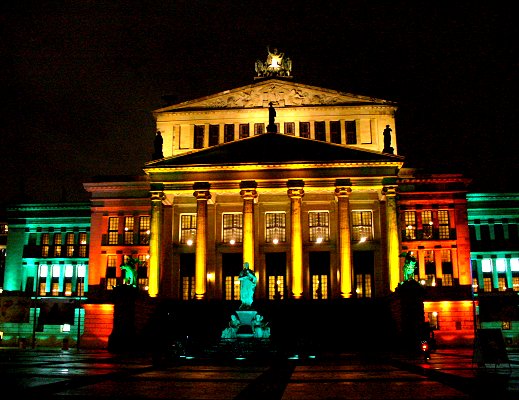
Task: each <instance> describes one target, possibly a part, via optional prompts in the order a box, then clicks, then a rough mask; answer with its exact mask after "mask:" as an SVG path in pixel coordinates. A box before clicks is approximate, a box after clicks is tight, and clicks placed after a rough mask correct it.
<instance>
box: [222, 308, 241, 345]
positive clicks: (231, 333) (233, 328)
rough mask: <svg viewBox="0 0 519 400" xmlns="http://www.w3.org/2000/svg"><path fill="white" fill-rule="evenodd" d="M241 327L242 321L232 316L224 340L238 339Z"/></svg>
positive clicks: (225, 330) (223, 336)
mask: <svg viewBox="0 0 519 400" xmlns="http://www.w3.org/2000/svg"><path fill="white" fill-rule="evenodd" d="M239 327H240V320H239V319H238V317H236V315H234V314H233V315H231V321H230V322H229V326H228V327H227V328H225V329H224V330H223V332H222V339H236V337H237V336H236V333H237V332H238V328H239Z"/></svg>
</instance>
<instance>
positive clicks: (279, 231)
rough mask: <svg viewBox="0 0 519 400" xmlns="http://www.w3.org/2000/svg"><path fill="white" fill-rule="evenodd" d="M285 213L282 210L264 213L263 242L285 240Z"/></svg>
mask: <svg viewBox="0 0 519 400" xmlns="http://www.w3.org/2000/svg"><path fill="white" fill-rule="evenodd" d="M285 226H286V214H285V213H284V212H267V213H265V242H267V243H278V242H285V241H286V236H285V232H286V231H285Z"/></svg>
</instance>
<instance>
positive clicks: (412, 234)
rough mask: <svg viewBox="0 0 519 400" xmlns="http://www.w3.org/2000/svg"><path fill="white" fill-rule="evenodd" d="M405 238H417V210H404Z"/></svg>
mask: <svg viewBox="0 0 519 400" xmlns="http://www.w3.org/2000/svg"><path fill="white" fill-rule="evenodd" d="M404 224H405V240H414V239H416V212H414V211H405V212H404Z"/></svg>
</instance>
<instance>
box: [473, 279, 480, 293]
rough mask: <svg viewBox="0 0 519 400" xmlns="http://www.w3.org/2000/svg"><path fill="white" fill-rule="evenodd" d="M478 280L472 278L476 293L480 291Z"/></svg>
mask: <svg viewBox="0 0 519 400" xmlns="http://www.w3.org/2000/svg"><path fill="white" fill-rule="evenodd" d="M478 287H479V285H478V278H472V288H473V289H474V292H477V291H478Z"/></svg>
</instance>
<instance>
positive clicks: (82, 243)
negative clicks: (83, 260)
mask: <svg viewBox="0 0 519 400" xmlns="http://www.w3.org/2000/svg"><path fill="white" fill-rule="evenodd" d="M87 240H88V239H87V234H86V232H79V253H78V256H79V257H88V251H87V250H88V242H87Z"/></svg>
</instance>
